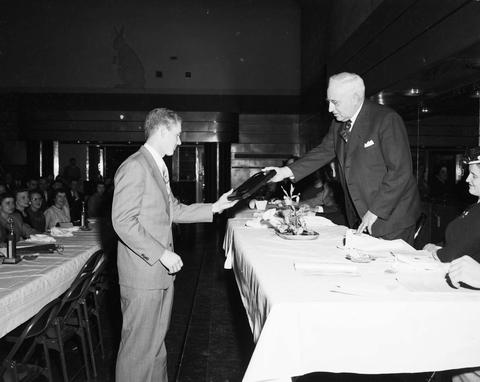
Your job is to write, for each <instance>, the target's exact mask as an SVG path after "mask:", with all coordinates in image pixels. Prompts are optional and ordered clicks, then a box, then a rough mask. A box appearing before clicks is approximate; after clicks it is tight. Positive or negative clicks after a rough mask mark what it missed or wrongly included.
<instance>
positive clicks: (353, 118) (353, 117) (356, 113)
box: [350, 102, 363, 130]
mask: <svg viewBox="0 0 480 382" xmlns="http://www.w3.org/2000/svg"><path fill="white" fill-rule="evenodd" d="M362 106H363V102H362V103H361V104H360V107H359V108H358V109H357V111H356V112H355V114H354V115H353V116H352V118H350V121H352V126H351V127H350V130H352V127H353V125H354V124H355V121H356V120H357V117H358V114H359V113H360V110H362Z"/></svg>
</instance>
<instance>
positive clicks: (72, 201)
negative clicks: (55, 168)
mask: <svg viewBox="0 0 480 382" xmlns="http://www.w3.org/2000/svg"><path fill="white" fill-rule="evenodd" d="M69 187H70V188H69V190H68V192H67V201H68V207H69V208H70V218H71V219H72V222H75V221H78V220H80V216H81V214H82V202H83V200H84V197H83V193H81V192H80V190H79V183H78V180H71V181H70V184H69Z"/></svg>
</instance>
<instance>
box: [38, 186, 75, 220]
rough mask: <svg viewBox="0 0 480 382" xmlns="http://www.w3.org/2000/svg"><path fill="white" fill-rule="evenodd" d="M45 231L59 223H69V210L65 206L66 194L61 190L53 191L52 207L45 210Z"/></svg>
mask: <svg viewBox="0 0 480 382" xmlns="http://www.w3.org/2000/svg"><path fill="white" fill-rule="evenodd" d="M43 214H44V215H45V224H46V229H50V228H52V227H56V226H57V225H60V223H71V222H72V221H71V219H70V209H69V208H68V205H67V193H66V191H65V190H64V189H63V188H58V189H56V190H54V191H53V205H52V206H50V207H49V208H47V209H46V210H45V212H44V213H43Z"/></svg>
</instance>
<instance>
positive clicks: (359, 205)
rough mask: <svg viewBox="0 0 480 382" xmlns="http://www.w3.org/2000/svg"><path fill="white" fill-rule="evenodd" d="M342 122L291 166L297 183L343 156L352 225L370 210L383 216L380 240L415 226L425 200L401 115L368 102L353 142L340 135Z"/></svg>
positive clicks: (376, 231) (375, 228) (341, 165)
mask: <svg viewBox="0 0 480 382" xmlns="http://www.w3.org/2000/svg"><path fill="white" fill-rule="evenodd" d="M342 124H343V123H341V122H337V121H336V120H334V121H332V124H331V125H330V129H329V131H328V133H327V135H326V136H325V137H324V139H323V141H322V143H321V144H320V145H319V146H317V147H316V148H314V149H313V150H311V151H310V152H309V153H307V154H306V155H305V156H304V157H303V158H301V159H299V160H298V161H296V162H295V163H293V164H291V165H290V166H289V167H290V168H291V170H292V172H293V174H294V176H295V181H297V180H300V179H302V178H304V177H305V176H307V175H309V174H310V173H312V172H313V171H315V170H317V169H318V168H320V167H322V166H324V165H325V164H327V163H328V162H330V161H331V160H332V159H334V158H335V157H337V159H338V163H339V175H340V181H341V183H342V187H343V189H344V192H345V204H346V210H347V219H348V221H349V224H350V226H353V224H355V220H357V219H358V218H361V217H362V216H363V215H364V214H365V213H366V212H367V211H368V210H370V211H371V212H373V213H374V214H375V215H377V216H378V219H377V221H376V222H375V223H374V224H373V226H372V233H373V235H374V236H383V235H386V234H388V233H391V232H394V231H397V230H401V229H403V228H407V227H409V226H411V225H414V224H415V222H416V219H417V217H418V216H419V213H420V198H419V195H418V189H417V184H416V182H415V179H414V177H413V173H412V159H411V153H410V146H409V143H408V136H407V132H406V129H405V125H404V124H403V121H402V119H401V117H400V116H399V115H398V114H397V113H395V112H394V111H393V110H391V109H389V108H388V107H385V106H382V105H377V104H375V103H372V102H369V101H367V100H365V101H364V103H363V105H362V108H361V110H360V112H359V114H358V116H357V119H356V121H355V124H354V125H353V129H352V132H351V135H350V138H349V140H348V143H345V142H344V140H343V139H342V137H341V136H340V134H339V130H340V128H341V127H342Z"/></svg>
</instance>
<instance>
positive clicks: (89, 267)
mask: <svg viewBox="0 0 480 382" xmlns="http://www.w3.org/2000/svg"><path fill="white" fill-rule="evenodd" d="M104 256H105V252H104V251H103V249H99V250H98V251H96V252H95V253H94V254H93V255H92V256H90V258H89V259H88V260H87V261H86V263H85V264H84V265H83V267H82V268H81V269H80V271H79V272H78V274H77V278H78V277H80V275H82V274H84V273H91V272H93V270H94V269H95V268H96V267H97V264H98V263H99V262H100V261H101V259H102V258H103V257H104Z"/></svg>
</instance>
